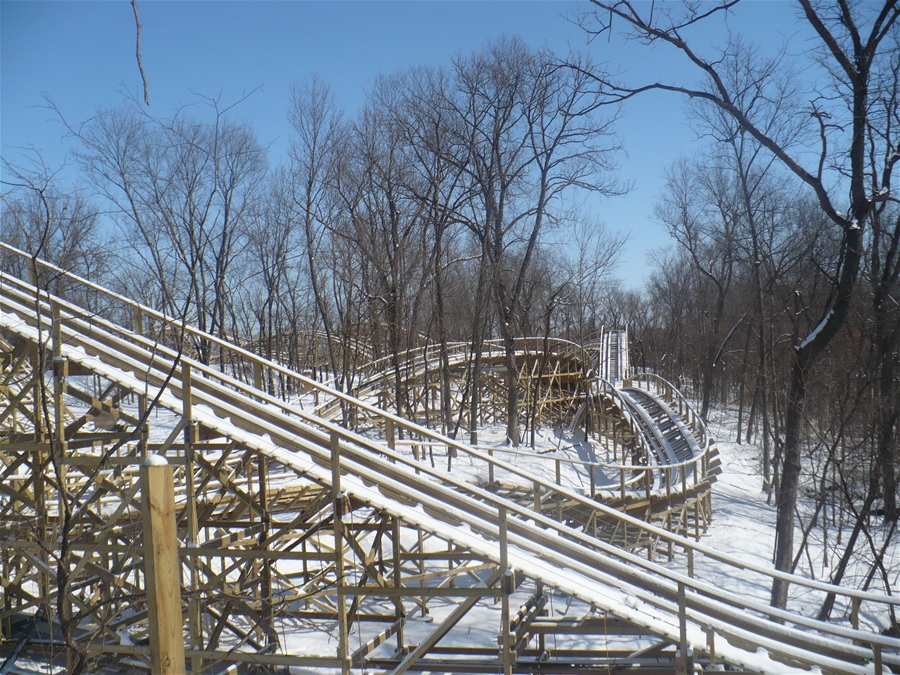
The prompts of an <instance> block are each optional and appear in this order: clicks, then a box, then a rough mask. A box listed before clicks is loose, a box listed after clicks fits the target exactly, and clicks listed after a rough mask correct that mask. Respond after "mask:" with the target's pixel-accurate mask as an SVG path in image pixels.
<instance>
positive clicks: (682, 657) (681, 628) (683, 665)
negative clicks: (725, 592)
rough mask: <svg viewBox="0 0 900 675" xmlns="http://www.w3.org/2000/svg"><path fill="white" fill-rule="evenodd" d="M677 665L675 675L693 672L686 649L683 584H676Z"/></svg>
mask: <svg viewBox="0 0 900 675" xmlns="http://www.w3.org/2000/svg"><path fill="white" fill-rule="evenodd" d="M678 651H679V657H678V665H677V666H676V673H679V674H683V675H690V673H692V672H693V664H692V663H691V655H690V653H689V649H688V639H687V602H686V598H685V589H684V584H683V583H681V582H679V583H678Z"/></svg>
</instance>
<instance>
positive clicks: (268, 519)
mask: <svg viewBox="0 0 900 675" xmlns="http://www.w3.org/2000/svg"><path fill="white" fill-rule="evenodd" d="M256 459H257V464H258V467H257V470H258V473H259V505H260V519H261V520H262V528H261V529H260V532H259V548H260V551H263V552H268V551H269V533H270V528H271V524H272V515H271V514H270V513H269V465H268V458H267V457H266V456H265V455H264V454H262V453H261V452H260V453H257V456H256ZM261 564H262V569H261V570H260V580H259V583H260V589H259V591H260V607H261V608H262V627H263V630H264V631H265V633H266V639H267V640H268V642H269V644H270V645H274V646H277V645H278V633H277V632H276V630H275V613H274V610H273V606H272V565H273V560H272V558H270V557H269V556H264V557H263V559H262V561H261Z"/></svg>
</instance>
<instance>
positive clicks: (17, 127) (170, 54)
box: [0, 0, 804, 286]
mask: <svg viewBox="0 0 900 675" xmlns="http://www.w3.org/2000/svg"><path fill="white" fill-rule="evenodd" d="M579 7H587V5H586V3H581V2H550V1H549V0H533V1H529V2H525V1H514V0H507V1H503V2H496V1H495V2H476V1H466V2H463V1H425V0H418V1H405V2H386V1H377V2H375V1H372V2H352V1H346V2H299V1H287V0H284V1H277V2H276V1H271V0H265V1H259V2H251V1H249V0H233V1H224V0H207V1H201V0H189V1H178V2H176V1H173V0H139V2H138V9H139V12H140V19H141V23H142V24H143V30H142V34H141V51H142V55H143V64H144V69H145V71H146V74H147V77H148V79H149V85H150V102H151V105H150V112H152V113H153V114H156V115H159V116H163V117H164V116H167V115H171V114H172V112H173V111H174V110H175V108H176V107H177V106H179V105H183V104H188V103H192V102H195V101H196V100H197V97H196V94H200V95H203V96H211V97H220V98H221V101H222V103H223V104H226V105H227V104H230V103H233V102H235V101H237V100H238V99H240V98H242V97H243V96H244V95H245V94H250V93H251V92H252V94H251V95H250V96H249V98H248V99H247V100H246V101H244V102H242V103H241V104H240V105H239V106H238V107H237V109H236V111H235V114H236V117H237V118H239V119H241V120H244V121H247V122H248V123H250V125H251V126H252V127H253V128H254V130H255V132H256V134H257V135H258V136H259V138H260V140H261V141H262V142H264V143H268V144H271V153H270V160H271V163H272V164H273V165H275V164H278V163H279V162H281V161H284V160H285V159H286V147H287V142H288V138H289V136H290V129H289V125H288V122H287V109H288V101H289V91H290V86H291V83H292V82H294V81H302V80H304V79H306V78H308V77H309V76H311V75H313V74H318V75H319V76H320V77H321V78H323V79H324V80H326V81H328V82H329V83H330V84H331V85H332V87H333V89H334V92H335V94H336V96H337V98H338V100H339V102H340V103H341V105H343V107H344V108H345V109H346V110H347V112H348V113H352V112H354V111H355V110H356V109H358V107H359V106H360V105H361V103H362V101H363V97H364V94H365V91H366V89H367V88H368V87H369V86H370V85H371V84H372V82H373V81H374V79H375V77H376V76H377V75H379V74H387V73H391V72H395V71H397V70H401V69H404V68H406V67H409V66H414V65H445V64H449V62H450V59H451V58H452V56H453V55H454V54H456V53H458V52H463V53H466V52H470V51H472V50H474V49H477V48H479V47H481V46H483V45H484V44H485V43H486V42H487V41H488V40H490V39H491V38H494V37H497V36H500V35H504V34H505V35H518V36H520V37H522V38H523V39H524V40H525V41H526V42H527V43H529V44H531V45H533V46H535V47H539V46H542V45H545V44H546V45H548V46H550V47H551V48H553V49H555V50H557V51H558V52H562V53H565V52H566V51H567V50H568V49H569V48H570V47H571V48H574V49H583V50H586V51H588V52H590V54H591V56H592V57H593V59H594V60H595V61H597V62H601V63H603V62H609V63H611V64H616V65H615V67H616V68H617V69H622V70H627V75H628V77H629V79H630V80H632V81H635V82H641V81H646V80H649V79H676V80H678V81H682V82H691V81H694V80H695V75H694V73H692V72H690V71H689V70H687V69H685V68H683V67H682V64H681V63H680V62H679V61H678V60H677V59H673V58H672V57H671V55H670V54H668V53H665V52H663V51H662V50H658V51H657V50H647V49H643V48H639V47H637V46H635V45H622V44H620V43H617V42H608V41H605V40H602V41H600V40H598V41H596V42H594V43H593V44H588V42H587V38H586V35H585V34H584V32H583V31H582V30H581V29H580V28H579V27H578V26H577V25H575V24H574V22H573V21H572V20H571V16H572V13H573V10H575V9H576V8H579ZM567 17H568V18H567ZM794 17H795V9H794V7H793V6H792V5H791V4H789V3H787V2H784V1H780V0H756V1H752V2H749V3H747V5H746V6H742V7H741V8H740V10H739V11H738V12H737V13H735V14H734V15H733V17H732V18H731V19H730V20H729V27H730V28H731V29H732V30H740V31H741V32H744V33H746V34H747V36H748V37H749V38H750V39H753V40H755V41H761V42H763V43H764V44H765V45H767V46H768V47H773V46H777V45H780V44H781V43H782V42H784V41H788V42H789V44H790V46H791V48H792V49H794V48H795V45H796V44H797V43H798V38H797V36H796V35H797V31H798V29H797V25H796V21H795V18H794ZM720 30H721V29H720ZM697 37H698V39H700V40H702V41H707V42H715V40H716V39H717V38H718V37H721V35H717V34H715V33H707V34H703V35H699V36H697ZM803 48H804V47H803V46H802V45H801V46H799V47H796V50H797V51H799V50H801V49H803ZM0 69H2V70H0V141H2V154H3V157H4V158H6V159H7V160H10V161H13V162H17V163H22V162H23V161H24V158H25V157H26V156H27V153H25V151H24V150H23V149H24V148H28V147H31V146H33V147H34V148H35V149H37V150H39V151H40V152H41V153H42V155H43V157H44V159H45V161H46V162H47V164H48V165H50V166H51V167H58V166H59V165H61V164H62V163H63V161H64V158H65V151H66V148H67V147H68V145H67V142H66V140H65V138H64V129H63V128H62V126H61V125H60V124H59V122H58V121H57V120H56V119H55V117H54V115H53V113H51V112H50V111H49V110H47V109H46V108H44V107H42V106H43V104H44V96H45V95H46V96H49V97H52V99H53V100H54V101H55V102H56V104H57V105H58V106H59V108H60V109H61V111H62V112H63V114H64V115H65V116H66V117H67V119H68V120H69V121H70V122H73V123H77V122H79V121H83V120H85V119H86V118H87V117H89V116H90V115H91V114H92V113H93V112H95V111H96V110H98V109H100V108H105V107H110V106H115V105H116V104H118V103H120V102H121V101H122V99H123V97H124V96H125V95H126V93H127V92H131V93H133V94H134V95H140V90H141V82H140V75H139V71H138V67H137V64H136V60H135V25H134V15H133V13H132V9H131V5H130V3H129V2H128V0H109V1H103V2H101V1H92V2H84V1H81V0H67V1H65V2H58V1H48V2H42V1H36V0H29V1H15V0H0ZM619 131H620V135H621V137H622V141H623V143H624V146H625V151H626V153H627V155H623V156H622V158H621V160H620V166H621V174H622V176H621V177H622V179H623V180H625V181H630V182H632V183H633V184H634V189H633V190H632V191H631V192H630V193H629V194H628V195H626V196H624V197H618V198H615V199H609V200H605V201H601V202H598V203H596V204H595V203H594V202H591V204H590V205H589V206H590V208H591V209H592V210H593V216H594V217H596V218H599V219H601V220H603V221H604V222H606V223H607V224H608V225H609V226H610V227H612V228H614V229H617V230H623V231H626V232H630V233H631V235H632V240H631V243H630V244H629V247H628V249H627V251H626V256H625V260H624V265H623V268H622V270H621V273H620V276H622V277H623V278H624V279H625V280H626V282H627V283H628V284H629V285H631V286H636V285H639V284H640V283H641V280H642V279H643V277H644V276H645V275H646V274H647V273H648V270H649V269H650V265H649V264H648V262H647V260H646V254H647V252H648V251H650V250H652V249H654V248H657V247H659V246H661V245H664V244H665V243H666V241H667V236H666V233H665V230H664V229H663V228H662V227H661V226H660V225H658V224H657V223H655V222H654V221H653V217H652V211H653V203H654V201H655V200H656V198H657V196H658V195H659V193H660V190H661V187H662V185H663V173H664V170H665V168H666V167H667V166H668V165H669V164H671V162H672V161H673V160H674V159H675V158H676V157H677V156H678V155H679V153H684V154H690V153H692V152H696V151H697V149H698V148H699V144H698V142H697V141H696V140H695V138H694V134H693V132H692V131H691V130H690V129H689V127H688V126H687V125H686V123H685V117H684V107H683V101H681V100H679V99H678V98H677V97H675V96H673V95H662V94H654V95H652V96H646V97H643V98H640V99H638V100H635V101H634V102H633V103H629V104H628V105H627V106H626V107H625V108H624V109H623V112H622V119H621V122H620V124H619ZM64 175H68V174H66V173H64Z"/></svg>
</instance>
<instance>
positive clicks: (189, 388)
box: [181, 361, 203, 673]
mask: <svg viewBox="0 0 900 675" xmlns="http://www.w3.org/2000/svg"><path fill="white" fill-rule="evenodd" d="M181 405H182V413H181V414H182V417H183V419H184V421H185V422H186V425H185V427H184V476H185V497H186V498H187V504H186V506H187V526H188V542H189V544H190V545H192V546H197V545H198V544H199V541H198V540H199V538H200V527H199V525H198V522H197V496H196V494H195V492H194V484H195V480H194V479H195V467H194V445H195V443H196V442H197V428H196V427H195V426H194V423H193V422H192V421H191V420H192V419H193V384H192V376H191V364H190V363H187V362H186V361H182V362H181ZM188 569H189V570H190V590H191V591H192V592H191V596H190V600H189V601H188V631H189V633H190V646H191V648H192V649H203V626H202V624H201V619H200V595H199V592H200V572H199V570H198V569H197V560H196V559H195V558H194V557H193V556H189V557H188ZM191 670H192V671H193V672H196V673H199V672H202V671H203V659H201V658H200V657H194V658H192V659H191Z"/></svg>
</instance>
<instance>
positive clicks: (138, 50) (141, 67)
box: [131, 0, 150, 106]
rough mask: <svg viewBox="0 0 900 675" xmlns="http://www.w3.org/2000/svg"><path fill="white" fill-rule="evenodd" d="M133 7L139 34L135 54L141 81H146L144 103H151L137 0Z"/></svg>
mask: <svg viewBox="0 0 900 675" xmlns="http://www.w3.org/2000/svg"><path fill="white" fill-rule="evenodd" d="M131 8H132V9H133V10H134V27H135V34H136V36H137V39H136V46H135V56H136V57H137V64H138V70H139V71H140V72H141V81H142V82H143V83H144V103H146V104H147V105H148V106H149V105H150V85H149V84H148V83H147V74H146V73H145V72H144V62H143V60H142V59H141V20H140V18H139V17H138V8H137V0H131Z"/></svg>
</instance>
